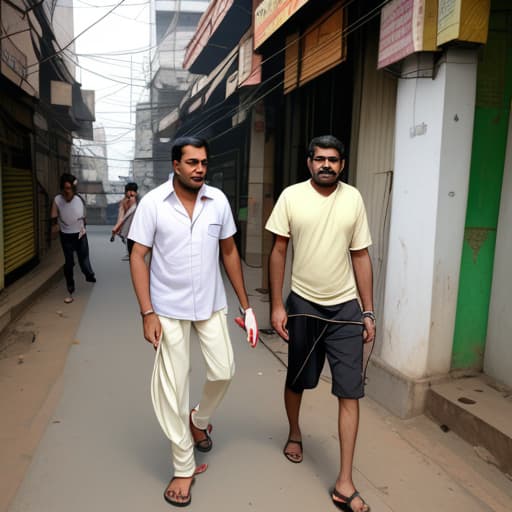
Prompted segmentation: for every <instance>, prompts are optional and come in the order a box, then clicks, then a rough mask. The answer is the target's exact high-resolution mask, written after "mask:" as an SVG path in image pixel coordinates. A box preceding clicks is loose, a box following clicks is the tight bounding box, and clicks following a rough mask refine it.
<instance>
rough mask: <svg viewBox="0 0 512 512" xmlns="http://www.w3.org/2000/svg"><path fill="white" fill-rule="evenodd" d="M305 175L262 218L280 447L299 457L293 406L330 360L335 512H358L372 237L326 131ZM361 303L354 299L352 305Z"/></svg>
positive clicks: (371, 328) (340, 152) (370, 336)
mask: <svg viewBox="0 0 512 512" xmlns="http://www.w3.org/2000/svg"><path fill="white" fill-rule="evenodd" d="M307 165H308V168H309V171H310V173H311V179H309V180H307V181H305V182H302V183H297V184H295V185H292V186H290V187H287V188H286V189H285V190H284V191H283V192H282V193H281V195H280V197H279V199H278V201H277V203H276V204H275V206H274V209H273V211H272V213H271V215H270V218H269V219H268V221H267V224H266V226H265V227H266V229H267V230H269V231H271V232H272V233H273V234H274V245H273V248H272V251H271V254H270V287H271V300H272V326H273V328H274V329H275V330H276V332H277V333H278V334H279V335H280V336H281V337H282V338H283V339H284V340H286V341H288V342H289V346H288V371H287V377H286V386H285V393H284V397H285V407H286V413H287V416H288V422H289V428H290V430H289V435H288V440H287V442H286V444H285V447H284V450H283V453H284V455H285V457H286V458H287V459H288V460H289V461H290V462H294V463H299V462H302V458H303V454H302V434H301V430H300V426H299V412H300V405H301V400H302V394H303V391H304V390H305V389H311V388H314V387H316V385H317V384H318V380H319V378H320V373H321V371H322V368H323V365H324V361H325V357H326V356H327V359H328V362H329V365H330V368H331V374H332V393H333V394H334V395H335V396H337V397H338V403H339V417H338V422H339V436H340V456H341V468H340V472H339V475H338V477H337V479H336V484H335V486H334V489H333V490H332V500H333V503H334V504H335V505H336V506H337V507H338V508H340V509H342V510H353V511H357V512H365V511H367V510H369V508H368V506H367V504H366V503H365V502H364V500H363V499H362V498H361V496H360V495H359V493H358V492H357V491H356V489H355V486H354V483H353V480H352V465H353V458H354V449H355V443H356V437H357V430H358V426H359V399H360V398H362V397H363V396H364V389H363V380H364V377H363V375H364V371H363V344H364V343H369V342H372V341H373V340H374V338H375V315H374V313H373V283H372V279H373V278H372V265H371V260H370V256H369V254H368V247H369V246H370V245H371V243H372V241H371V236H370V231H369V228H368V222H367V219H366V211H365V208H364V204H363V200H362V198H361V195H360V193H359V192H358V191H357V189H355V188H354V187H352V186H350V185H347V184H346V183H342V182H341V181H340V179H339V178H340V175H341V172H342V171H343V168H344V165H345V159H344V147H343V144H342V143H341V142H340V141H339V140H338V139H337V138H335V137H333V136H332V135H324V136H321V137H316V138H314V139H313V140H312V141H311V143H310V145H309V150H308V157H307ZM290 241H291V242H292V246H293V260H292V272H291V274H292V275H291V292H290V295H289V297H288V299H287V301H286V307H285V304H284V303H283V297H282V293H283V280H284V271H285V262H286V252H287V248H288V243H289V242H290ZM359 301H360V302H359Z"/></svg>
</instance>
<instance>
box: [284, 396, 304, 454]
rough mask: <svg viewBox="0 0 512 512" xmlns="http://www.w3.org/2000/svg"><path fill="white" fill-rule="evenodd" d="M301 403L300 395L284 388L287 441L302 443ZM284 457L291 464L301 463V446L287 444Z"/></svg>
mask: <svg viewBox="0 0 512 512" xmlns="http://www.w3.org/2000/svg"><path fill="white" fill-rule="evenodd" d="M301 402H302V393H295V391H292V390H291V389H290V388H288V387H285V388H284V406H285V408H286V415H287V416H288V425H289V429H290V430H289V434H288V439H289V440H293V441H300V442H301V441H302V434H301V431H300V427H299V413H300V404H301ZM285 455H286V456H287V457H288V458H289V459H290V460H291V461H292V462H301V461H302V446H301V445H300V444H299V443H287V445H286V446H285Z"/></svg>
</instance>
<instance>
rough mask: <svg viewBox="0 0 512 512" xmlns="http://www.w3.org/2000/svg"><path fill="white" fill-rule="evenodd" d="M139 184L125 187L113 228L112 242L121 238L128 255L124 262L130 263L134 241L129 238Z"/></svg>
mask: <svg viewBox="0 0 512 512" xmlns="http://www.w3.org/2000/svg"><path fill="white" fill-rule="evenodd" d="M138 188H139V187H138V186H137V183H134V182H130V183H127V184H126V185H125V186H124V197H123V199H121V201H119V210H118V213H117V222H116V225H115V226H114V227H113V228H112V237H111V239H110V241H111V242H113V241H114V238H115V236H116V235H117V236H119V238H120V239H121V240H122V242H123V244H126V249H127V255H126V256H123V258H122V260H124V261H128V260H129V259H130V254H131V252H132V247H133V240H130V239H129V238H128V233H129V232H130V226H131V224H132V220H133V216H134V214H135V210H136V209H137V191H138Z"/></svg>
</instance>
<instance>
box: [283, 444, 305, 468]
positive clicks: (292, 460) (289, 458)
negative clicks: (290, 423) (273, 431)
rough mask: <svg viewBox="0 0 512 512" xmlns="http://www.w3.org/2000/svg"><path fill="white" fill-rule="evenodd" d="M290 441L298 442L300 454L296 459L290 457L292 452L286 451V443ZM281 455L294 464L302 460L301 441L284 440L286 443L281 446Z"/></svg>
mask: <svg viewBox="0 0 512 512" xmlns="http://www.w3.org/2000/svg"><path fill="white" fill-rule="evenodd" d="M290 443H292V444H298V445H299V446H300V451H301V454H300V459H299V460H297V459H294V458H293V457H291V455H292V453H291V452H287V451H286V448H287V447H288V445H289V444H290ZM283 455H284V456H285V457H286V458H287V459H288V460H289V461H290V462H293V463H294V464H300V463H301V462H302V460H303V455H302V441H295V440H294V439H288V441H286V444H285V445H284V448H283Z"/></svg>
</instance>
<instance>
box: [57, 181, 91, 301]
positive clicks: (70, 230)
mask: <svg viewBox="0 0 512 512" xmlns="http://www.w3.org/2000/svg"><path fill="white" fill-rule="evenodd" d="M76 185H77V179H76V178H75V176H73V175H72V174H63V175H62V176H61V177H60V190H61V193H60V194H58V195H56V196H55V199H54V200H53V203H52V209H51V213H50V218H51V222H52V232H53V233H55V234H56V233H57V231H59V234H60V243H61V245H62V251H63V252H64V277H65V278H66V287H67V289H68V293H69V295H68V296H67V297H66V298H65V299H64V302H65V303H66V304H70V303H71V302H73V293H74V292H75V280H74V277H73V267H74V266H75V260H74V253H75V252H76V255H77V258H78V264H79V265H80V270H81V271H82V272H83V274H84V276H85V280H86V281H88V282H90V283H95V282H96V277H95V275H94V271H93V269H92V266H91V262H90V260H89V242H88V241H87V234H86V232H85V204H84V201H83V199H82V198H81V197H80V196H79V195H78V194H77V193H76Z"/></svg>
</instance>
